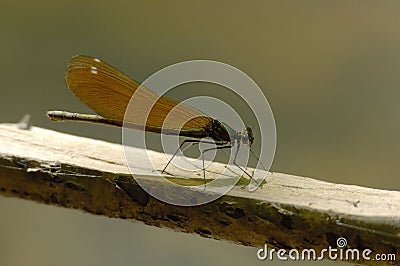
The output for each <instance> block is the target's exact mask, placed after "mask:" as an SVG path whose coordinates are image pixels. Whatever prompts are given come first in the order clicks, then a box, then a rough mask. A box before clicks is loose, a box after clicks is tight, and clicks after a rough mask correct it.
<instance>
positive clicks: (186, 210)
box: [0, 124, 400, 265]
mask: <svg viewBox="0 0 400 266" xmlns="http://www.w3.org/2000/svg"><path fill="white" fill-rule="evenodd" d="M140 152H141V151H138V157H137V160H140ZM151 156H153V157H154V158H156V159H157V160H158V159H159V160H160V161H162V162H160V163H161V164H163V163H164V162H165V158H164V157H165V156H164V155H163V154H159V153H157V152H151ZM218 167H222V168H223V165H222V166H217V168H216V169H217V170H218V169H219V168H218ZM196 178H197V179H199V178H198V177H197V176H194V177H193V179H196ZM149 180H150V181H149V182H153V183H152V184H153V185H154V186H155V187H161V188H164V187H165V183H168V182H166V181H165V180H164V179H160V178H151V177H150V178H149ZM185 180H186V179H185ZM200 180H201V179H200ZM189 181H190V179H189ZM0 194H2V195H5V196H13V197H20V198H24V199H30V200H34V201H39V202H43V203H46V204H55V205H59V206H64V207H67V208H76V209H81V210H84V211H87V212H90V213H94V214H99V215H105V216H108V217H119V218H123V219H133V220H139V221H143V222H144V223H146V224H149V225H153V226H159V227H169V228H172V229H174V230H177V231H183V232H187V233H196V234H199V235H201V236H203V237H210V238H216V239H224V240H228V241H231V242H234V243H238V244H242V245H250V246H256V247H261V246H264V244H265V243H267V244H268V245H269V246H270V247H275V248H284V249H292V248H297V249H299V250H301V249H303V248H314V249H316V250H321V249H324V248H328V246H329V245H330V246H332V247H333V248H335V247H337V245H336V240H337V239H338V238H339V237H345V238H346V239H347V241H348V247H350V248H358V249H360V250H363V249H365V248H369V249H371V250H373V252H374V253H387V254H389V253H390V254H396V258H397V259H398V261H396V262H394V263H395V264H397V265H400V264H399V259H400V251H399V250H400V249H399V247H400V192H398V191H385V190H378V189H371V188H364V187H359V186H354V185H341V184H332V183H327V182H322V181H318V180H315V179H311V178H305V177H299V176H293V175H286V174H281V173H270V174H269V175H268V176H267V179H266V184H264V185H263V186H262V187H260V188H258V189H257V190H256V191H255V192H249V191H248V190H247V189H244V188H243V185H238V186H236V187H235V188H233V189H232V190H231V191H230V192H229V193H228V194H226V195H224V196H223V197H221V198H219V199H218V200H215V201H213V202H210V203H208V204H205V205H200V206H197V207H180V206H174V205H170V204H167V203H163V202H161V201H159V200H156V199H154V198H153V197H151V196H149V195H148V194H147V193H146V192H145V191H143V190H142V188H141V187H140V186H139V185H138V184H137V183H136V181H135V179H134V178H133V177H132V176H131V175H130V173H129V170H128V168H127V166H126V162H125V159H124V154H123V150H122V146H121V145H118V144H113V143H107V142H104V141H99V140H92V139H87V138H83V137H77V136H72V135H67V134H63V133H59V132H55V131H50V130H46V129H42V128H37V127H32V128H31V129H30V130H22V129H18V128H17V127H16V125H12V124H0ZM365 263H368V264H373V263H372V262H365ZM392 263H393V262H392Z"/></svg>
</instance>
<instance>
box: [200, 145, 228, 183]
mask: <svg viewBox="0 0 400 266" xmlns="http://www.w3.org/2000/svg"><path fill="white" fill-rule="evenodd" d="M228 148H232V145H230V144H228V145H226V146H217V147H213V148H209V149H204V150H202V151H201V160H202V161H203V179H204V184H205V183H206V168H205V166H204V153H206V152H208V151H212V150H221V149H228Z"/></svg>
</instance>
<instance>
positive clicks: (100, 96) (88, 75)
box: [65, 55, 212, 130]
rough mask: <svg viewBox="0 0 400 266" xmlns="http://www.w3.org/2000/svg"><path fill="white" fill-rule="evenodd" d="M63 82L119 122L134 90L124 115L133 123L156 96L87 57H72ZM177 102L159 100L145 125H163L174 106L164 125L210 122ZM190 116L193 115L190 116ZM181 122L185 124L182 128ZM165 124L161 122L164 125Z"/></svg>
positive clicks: (201, 125) (139, 120) (199, 126)
mask: <svg viewBox="0 0 400 266" xmlns="http://www.w3.org/2000/svg"><path fill="white" fill-rule="evenodd" d="M65 81H66V83H67V86H68V87H69V89H70V90H71V91H72V92H73V93H74V94H75V96H76V97H77V98H79V99H80V100H81V101H82V102H83V103H85V104H86V105H87V106H89V107H90V108H91V109H92V110H93V111H95V112H96V113H97V114H99V115H101V116H103V117H105V118H111V119H115V120H119V121H123V119H124V115H125V110H126V108H127V106H128V103H129V101H130V99H131V97H132V95H133V94H134V93H135V92H136V94H135V105H134V106H131V107H130V108H129V109H130V110H132V108H133V112H129V114H128V115H127V117H126V122H129V123H132V124H138V123H139V124H140V123H142V121H144V120H143V117H144V116H147V114H148V112H149V110H148V106H149V103H154V102H156V100H157V98H158V97H159V96H158V95H157V94H155V93H154V92H152V91H151V90H148V89H146V88H144V87H143V86H140V84H139V83H138V82H137V81H135V80H133V79H131V78H130V77H128V76H127V75H125V74H124V73H122V72H121V71H119V70H117V69H116V68H114V67H112V66H111V65H109V64H107V63H105V62H103V61H101V60H99V59H96V58H93V57H90V56H84V55H78V56H75V57H73V58H72V59H71V61H70V63H69V66H68V69H67V72H66V74H65ZM138 88H139V89H138ZM177 104H178V103H177V102H176V101H173V100H171V99H168V98H166V97H161V98H160V99H158V101H157V102H156V103H155V105H154V106H153V108H152V109H151V112H150V114H149V116H148V119H147V122H146V125H147V126H151V127H162V126H163V122H164V120H165V118H166V116H167V115H168V113H170V111H171V110H172V109H173V108H174V107H175V109H174V111H173V117H172V119H168V124H167V128H176V129H181V130H198V129H204V128H205V127H207V126H209V125H210V124H211V123H212V118H210V117H208V116H206V115H204V114H203V113H201V112H200V111H198V110H196V109H194V108H191V107H189V106H187V105H183V104H181V105H179V106H176V105H177ZM150 106H151V105H150ZM192 117H196V118H194V119H190V118H192ZM188 120H189V122H187V123H185V121H188ZM183 124H185V125H184V127H183V128H182V125H183ZM165 126H166V125H165V124H164V128H165Z"/></svg>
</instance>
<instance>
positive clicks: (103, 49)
mask: <svg viewBox="0 0 400 266" xmlns="http://www.w3.org/2000/svg"><path fill="white" fill-rule="evenodd" d="M399 10H400V2H399V1H368V0H359V1H355V0H354V1H350V0H349V1H311V0H303V1H294V0H293V1H282V0H279V1H278V0H277V1H246V2H243V3H241V4H239V3H234V2H232V1H218V2H216V1H199V2H189V1H119V0H114V1H101V0H97V1H77V0H70V1H50V0H37V1H18V0H17V1H4V0H3V1H2V2H1V3H0V32H1V35H0V39H1V42H0V55H1V59H2V63H1V64H0V78H1V83H2V84H1V96H0V111H1V112H0V121H1V122H17V121H18V120H19V119H20V118H21V117H22V116H23V115H24V114H25V113H30V114H31V115H32V116H33V119H32V120H33V124H34V125H36V126H40V127H45V128H51V129H55V130H59V131H63V132H69V133H72V134H77V135H82V136H88V137H92V138H99V139H104V140H109V141H113V142H120V141H121V131H120V130H119V129H115V128H107V127H101V126H95V125H82V124H73V123H54V122H50V121H49V120H47V118H46V117H45V115H44V114H45V112H46V111H47V110H53V109H61V110H69V111H77V112H90V110H89V109H88V108H87V107H85V106H84V105H83V104H82V103H80V102H79V101H78V100H77V99H76V98H74V96H73V95H72V94H71V93H70V92H69V90H68V89H67V88H66V86H65V84H64V72H65V69H66V66H67V63H68V61H69V59H70V58H71V57H72V56H73V55H76V54H87V55H92V56H95V57H98V58H100V59H103V60H104V61H106V62H109V63H110V64H112V65H114V66H116V67H118V68H119V69H121V70H122V71H124V72H125V73H127V74H129V75H130V76H132V77H134V78H135V79H137V80H138V81H143V80H144V79H146V78H147V77H148V76H149V75H151V74H152V73H154V72H155V71H157V70H159V69H161V68H163V67H165V66H168V65H171V64H173V63H177V62H181V61H184V60H192V59H211V60H217V61H222V62H225V63H228V64H231V65H233V66H235V67H237V68H239V69H240V70H242V71H243V72H245V73H247V74H248V75H249V76H250V77H251V78H253V79H254V80H255V81H256V82H257V83H258V85H259V86H260V87H261V88H262V89H263V91H264V93H265V95H266V97H267V98H268V100H269V103H270V105H271V107H272V110H273V112H274V115H275V119H276V125H277V136H278V144H277V151H276V156H275V160H274V163H273V165H272V170H273V171H277V172H283V173H291V174H296V175H302V176H310V177H314V178H317V179H320V180H326V181H330V182H338V183H345V184H357V185H362V186H368V187H374V188H381V189H392V190H400V182H399V179H398V177H397V175H398V165H399V163H398V154H399V153H400V124H399V123H398V117H399V114H400V107H399V104H398V101H399V99H400V90H399V87H400V75H399V73H400V72H399V71H400V52H399V47H400V16H399ZM382 200H383V199H382ZM0 213H1V219H0V235H1V237H0V265H71V264H78V265H160V264H163V265H244V264H246V265H262V264H265V263H268V264H270V265H278V264H281V263H279V262H277V261H272V262H259V261H257V259H256V249H255V248H248V247H241V246H236V245H234V244H230V243H226V242H222V241H215V240H208V239H202V238H200V237H198V236H194V235H186V234H182V233H174V232H171V231H169V230H166V229H159V228H154V227H149V226H145V225H143V224H140V223H131V222H126V221H120V220H114V219H107V218H104V217H98V216H93V215H89V214H84V213H81V212H79V211H73V210H65V209H61V208H56V207H52V206H45V205H40V204H36V203H32V202H28V201H23V200H18V199H10V198H4V197H1V198H0ZM309 263H310V262H306V263H298V264H304V265H307V264H309ZM317 264H333V263H331V262H324V263H322V262H317ZM335 264H337V263H335Z"/></svg>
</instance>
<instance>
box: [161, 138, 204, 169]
mask: <svg viewBox="0 0 400 266" xmlns="http://www.w3.org/2000/svg"><path fill="white" fill-rule="evenodd" d="M199 142H200V140H197V139H185V140H184V141H183V142H182V143H181V145H179V148H178V149H177V150H176V151H175V152H174V154H173V155H172V157H171V159H169V161H168V163H167V165H165V167H164V169H163V170H162V171H161V173H162V174H163V173H165V169H167V167H168V165H169V164H170V163H171V161H172V159H174V157H175V155H176V154H177V153H178V151H179V150H180V149H181V148H182V146H183V145H184V144H185V143H192V145H194V144H199Z"/></svg>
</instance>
